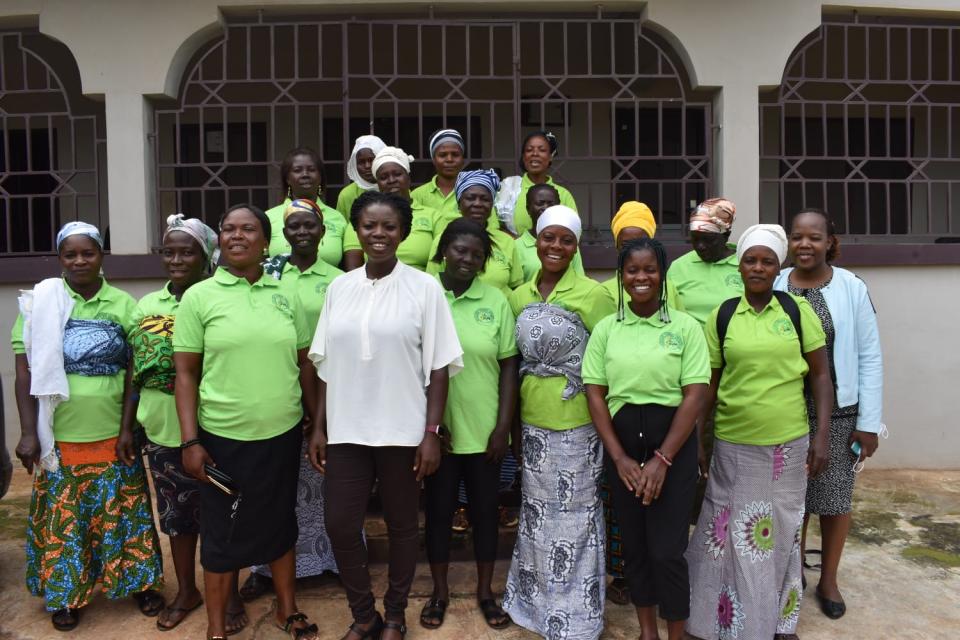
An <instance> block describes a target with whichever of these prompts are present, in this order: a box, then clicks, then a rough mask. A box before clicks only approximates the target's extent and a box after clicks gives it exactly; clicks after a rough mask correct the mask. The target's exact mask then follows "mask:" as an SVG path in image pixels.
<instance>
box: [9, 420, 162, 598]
mask: <svg viewBox="0 0 960 640" xmlns="http://www.w3.org/2000/svg"><path fill="white" fill-rule="evenodd" d="M115 443H116V438H112V439H109V440H103V441H99V442H91V443H82V444H77V443H58V444H57V452H58V456H59V457H60V460H61V464H60V466H59V468H58V469H57V470H56V471H46V470H43V469H38V470H37V471H36V473H35V478H34V484H33V495H32V497H31V500H30V519H29V523H28V527H27V548H26V551H27V588H28V589H29V590H30V593H32V594H33V595H35V596H42V597H43V598H44V599H45V600H46V608H47V610H48V611H56V610H58V609H64V608H72V609H77V608H80V607H83V606H84V605H86V604H89V602H90V601H91V600H92V599H93V598H94V596H95V595H96V588H97V583H98V582H99V584H100V589H102V590H103V592H104V594H106V596H107V597H108V598H111V599H116V598H124V597H127V596H131V595H133V594H135V593H139V592H141V591H145V590H147V589H151V588H157V589H159V588H162V586H163V559H162V558H161V555H160V542H159V539H158V537H157V532H156V529H154V526H153V512H152V509H151V506H150V497H149V494H148V493H147V482H146V474H145V473H144V469H143V465H142V464H141V462H140V459H139V457H138V458H137V459H136V461H135V462H134V464H133V465H131V466H127V465H126V464H123V463H122V462H119V461H117V459H116V456H115V455H114V453H113V449H114V444H115Z"/></svg>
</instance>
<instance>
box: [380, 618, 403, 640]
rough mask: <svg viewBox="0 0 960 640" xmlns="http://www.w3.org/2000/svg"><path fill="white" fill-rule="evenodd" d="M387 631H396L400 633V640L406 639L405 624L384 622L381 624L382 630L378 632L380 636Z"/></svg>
mask: <svg viewBox="0 0 960 640" xmlns="http://www.w3.org/2000/svg"><path fill="white" fill-rule="evenodd" d="M387 629H391V630H393V631H398V632H399V633H400V637H401V638H406V637H407V625H406V623H403V622H392V621H390V620H387V621H386V622H384V623H383V629H382V630H381V631H380V634H381V636H382V635H383V632H384V631H386V630H387Z"/></svg>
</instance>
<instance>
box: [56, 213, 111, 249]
mask: <svg viewBox="0 0 960 640" xmlns="http://www.w3.org/2000/svg"><path fill="white" fill-rule="evenodd" d="M70 236H87V237H88V238H91V239H92V240H93V241H94V242H96V243H97V246H98V247H100V250H101V251H103V238H102V237H101V236H100V230H99V229H97V228H96V227H95V226H93V225H92V224H88V223H86V222H80V221H79V220H74V221H73V222H68V223H67V224H65V225H63V227H61V228H60V231H59V232H58V233H57V251H60V245H61V244H63V241H64V240H66V239H67V238H69V237H70Z"/></svg>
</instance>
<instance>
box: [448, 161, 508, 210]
mask: <svg viewBox="0 0 960 640" xmlns="http://www.w3.org/2000/svg"><path fill="white" fill-rule="evenodd" d="M477 186H479V187H484V188H485V189H486V190H487V191H489V192H490V197H491V198H496V197H497V191H499V190H500V176H498V175H497V172H496V171H494V170H493V169H477V170H476V171H461V172H460V174H459V175H458V176H457V182H456V185H455V186H454V191H456V194H457V201H458V202H459V201H460V196H462V195H463V192H464V191H466V190H467V189H469V188H470V187H477Z"/></svg>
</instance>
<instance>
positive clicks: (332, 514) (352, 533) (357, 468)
mask: <svg viewBox="0 0 960 640" xmlns="http://www.w3.org/2000/svg"><path fill="white" fill-rule="evenodd" d="M416 451H417V449H416V447H367V446H362V445H355V444H333V445H329V446H328V447H327V473H326V482H325V483H324V517H325V519H326V524H327V535H328V536H329V537H330V545H331V547H333V556H334V558H336V560H337V568H338V569H339V570H340V581H341V582H342V583H343V588H344V590H345V591H346V592H347V602H349V604H350V611H351V612H352V613H353V618H354V620H357V621H359V622H369V621H370V620H371V619H372V618H373V616H374V615H375V613H376V609H375V601H374V598H373V592H372V591H371V590H370V570H369V567H368V566H367V547H366V546H365V545H364V544H363V535H362V532H363V517H364V515H365V514H366V512H367V501H368V500H369V499H370V491H371V490H372V489H373V483H374V480H380V485H379V486H380V497H381V499H382V501H383V519H384V521H385V522H386V524H387V536H388V537H389V540H390V553H389V562H388V583H389V584H388V587H387V592H386V594H384V596H383V607H384V610H385V612H386V614H387V615H388V616H390V617H393V618H394V619H396V618H399V617H400V616H402V615H403V612H404V610H405V609H406V608H407V596H408V595H409V594H410V585H411V584H412V583H413V575H414V572H415V571H416V568H417V554H418V552H419V547H420V540H419V522H418V519H417V510H418V507H419V504H418V503H419V500H420V486H419V483H418V482H417V479H416V478H417V477H416V472H415V471H414V470H413V461H414V457H415V455H416Z"/></svg>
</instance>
